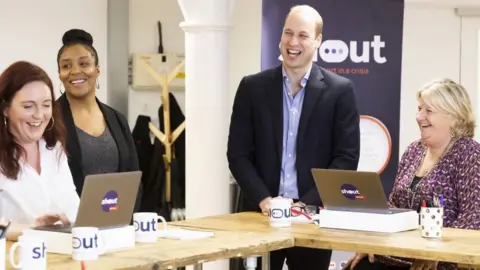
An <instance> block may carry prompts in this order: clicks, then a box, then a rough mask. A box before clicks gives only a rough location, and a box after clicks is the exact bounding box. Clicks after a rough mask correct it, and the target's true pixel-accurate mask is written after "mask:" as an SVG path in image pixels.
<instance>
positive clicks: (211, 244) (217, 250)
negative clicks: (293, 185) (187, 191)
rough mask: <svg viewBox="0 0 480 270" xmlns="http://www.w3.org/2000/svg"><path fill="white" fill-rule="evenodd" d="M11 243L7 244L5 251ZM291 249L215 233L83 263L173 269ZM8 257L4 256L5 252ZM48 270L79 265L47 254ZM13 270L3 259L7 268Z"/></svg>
mask: <svg viewBox="0 0 480 270" xmlns="http://www.w3.org/2000/svg"><path fill="white" fill-rule="evenodd" d="M10 245H11V243H8V247H7V250H9V249H10V248H9V246H10ZM292 246H293V238H292V237H290V236H288V235H281V234H265V233H257V232H247V231H217V232H215V236H214V237H211V238H206V239H198V240H170V239H162V238H159V239H158V241H157V242H156V243H152V244H139V243H137V244H136V247H135V249H131V250H124V251H117V252H112V253H107V254H104V255H102V256H101V257H100V259H99V260H97V261H91V262H87V263H86V266H87V267H86V269H87V270H109V269H149V270H151V269H174V268H176V267H180V266H186V265H195V264H202V263H203V262H208V261H217V260H224V259H229V258H234V257H248V256H252V255H258V254H265V253H268V252H269V251H271V250H278V249H283V248H288V247H292ZM7 257H8V252H7ZM47 259H48V269H49V270H50V269H51V270H69V269H74V270H79V269H80V262H78V261H73V260H72V259H71V256H67V255H59V254H52V253H48V254H47ZM6 269H13V268H12V267H11V265H10V263H9V261H8V258H7V268H6Z"/></svg>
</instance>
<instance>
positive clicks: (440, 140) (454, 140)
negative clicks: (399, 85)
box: [350, 79, 480, 269]
mask: <svg viewBox="0 0 480 270" xmlns="http://www.w3.org/2000/svg"><path fill="white" fill-rule="evenodd" d="M417 99H418V113H417V123H418V127H419V129H420V137H421V138H420V139H419V140H417V141H415V142H413V143H412V144H410V145H409V146H408V147H407V149H406V151H405V153H404V154H403V156H402V158H401V160H400V163H399V166H398V172H397V176H396V179H395V184H394V187H393V190H392V193H391V194H390V197H389V202H390V205H391V206H392V207H397V208H409V209H418V208H419V206H420V203H421V201H422V200H425V201H429V202H431V201H433V197H434V195H437V196H439V195H442V196H443V197H444V226H445V227H451V228H461V229H470V230H478V229H479V228H480V196H479V195H478V194H480V144H479V143H477V142H476V141H475V140H474V139H473V136H474V130H475V119H474V116H473V111H472V106H471V102H470V98H469V96H468V93H467V91H466V90H465V88H464V87H463V86H461V85H459V84H457V83H455V82H454V81H452V80H449V79H439V80H434V81H432V82H430V83H428V84H427V85H425V86H424V87H422V88H421V89H420V91H418V93H417ZM410 267H412V268H413V269H456V265H455V264H453V263H446V262H432V261H421V260H411V259H404V258H396V257H389V256H378V255H375V256H373V255H372V254H370V255H368V256H367V254H357V255H356V256H355V257H354V258H353V259H352V260H351V263H350V269H353V268H355V269H387V268H388V269H394V268H396V269H403V268H404V269H409V268H410Z"/></svg>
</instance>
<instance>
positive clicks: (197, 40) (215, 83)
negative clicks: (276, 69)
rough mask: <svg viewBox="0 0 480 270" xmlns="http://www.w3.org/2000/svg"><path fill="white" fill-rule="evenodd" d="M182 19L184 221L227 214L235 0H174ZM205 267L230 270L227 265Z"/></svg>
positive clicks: (210, 264)
mask: <svg viewBox="0 0 480 270" xmlns="http://www.w3.org/2000/svg"><path fill="white" fill-rule="evenodd" d="M178 3H179V5H180V8H181V10H182V13H183V16H184V17H185V21H184V22H182V23H181V24H180V27H181V28H182V29H183V30H184V31H185V76H186V82H185V83H186V85H185V88H186V89H185V118H186V165H185V168H186V218H188V219H191V218H198V217H204V216H212V215H219V214H227V213H229V212H230V184H229V178H230V172H229V169H228V163H227V157H226V151H227V147H226V146H227V136H228V123H229V115H228V112H229V111H230V110H229V108H228V105H229V85H228V77H229V73H228V69H229V61H228V58H229V44H228V43H229V33H230V24H229V20H230V15H231V11H232V8H233V6H234V0H178ZM204 269H219V270H223V269H228V262H216V263H209V264H206V265H205V268H204Z"/></svg>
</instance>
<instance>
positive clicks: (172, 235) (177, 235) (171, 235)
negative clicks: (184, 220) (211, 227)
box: [157, 228, 215, 240]
mask: <svg viewBox="0 0 480 270" xmlns="http://www.w3.org/2000/svg"><path fill="white" fill-rule="evenodd" d="M214 235H215V233H214V232H207V231H194V230H187V229H182V228H168V229H167V230H166V231H159V232H158V234H157V236H158V237H161V238H168V239H178V240H192V239H202V238H207V237H212V236H214Z"/></svg>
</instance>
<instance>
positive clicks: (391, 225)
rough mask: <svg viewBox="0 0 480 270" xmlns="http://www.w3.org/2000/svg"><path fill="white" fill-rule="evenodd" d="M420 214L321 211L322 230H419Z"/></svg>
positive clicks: (407, 212)
mask: <svg viewBox="0 0 480 270" xmlns="http://www.w3.org/2000/svg"><path fill="white" fill-rule="evenodd" d="M418 220H419V218H418V213H417V212H416V211H413V210H412V211H406V212H399V213H392V214H376V213H364V212H351V211H333V210H321V211H320V224H319V226H320V228H331V229H345V230H355V231H370V232H386V233H395V232H402V231H409V230H415V229H417V228H418V226H419V225H418Z"/></svg>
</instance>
